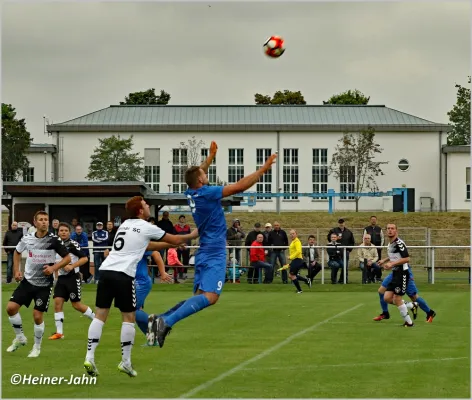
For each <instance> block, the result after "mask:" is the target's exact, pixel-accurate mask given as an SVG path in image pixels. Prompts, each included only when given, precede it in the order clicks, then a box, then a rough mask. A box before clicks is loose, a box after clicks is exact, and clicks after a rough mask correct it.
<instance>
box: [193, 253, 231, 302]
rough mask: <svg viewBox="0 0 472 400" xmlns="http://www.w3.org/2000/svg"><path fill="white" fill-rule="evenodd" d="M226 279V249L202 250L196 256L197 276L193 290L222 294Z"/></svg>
mask: <svg viewBox="0 0 472 400" xmlns="http://www.w3.org/2000/svg"><path fill="white" fill-rule="evenodd" d="M225 279H226V251H224V252H221V251H218V250H216V251H215V252H211V250H206V251H202V250H201V249H200V250H199V251H198V252H197V255H196V256H195V278H194V281H193V282H194V283H193V292H194V293H195V292H197V290H199V289H200V290H202V291H204V292H209V293H216V294H217V295H220V294H221V291H222V290H223V285H224V283H225Z"/></svg>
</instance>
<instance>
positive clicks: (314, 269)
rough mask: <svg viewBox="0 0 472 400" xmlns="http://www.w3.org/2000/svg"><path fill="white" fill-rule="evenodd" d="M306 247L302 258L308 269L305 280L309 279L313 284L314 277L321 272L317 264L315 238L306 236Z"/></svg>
mask: <svg viewBox="0 0 472 400" xmlns="http://www.w3.org/2000/svg"><path fill="white" fill-rule="evenodd" d="M308 246H309V248H305V249H303V258H304V259H305V264H306V265H307V268H308V276H307V278H310V281H311V282H312V283H313V282H314V279H315V276H316V275H318V272H320V271H321V265H320V264H319V263H318V258H319V256H318V249H316V248H315V246H316V238H315V237H314V236H313V235H310V236H308Z"/></svg>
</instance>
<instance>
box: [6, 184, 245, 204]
mask: <svg viewBox="0 0 472 400" xmlns="http://www.w3.org/2000/svg"><path fill="white" fill-rule="evenodd" d="M3 190H4V191H5V192H6V193H7V194H6V195H4V196H2V203H3V204H7V203H11V198H12V197H132V196H143V197H144V199H145V200H146V201H147V203H148V204H150V205H159V206H165V205H173V206H186V205H188V203H187V197H186V196H185V195H184V194H183V193H156V192H154V191H153V190H152V189H151V188H150V187H149V186H147V185H145V184H144V183H143V182H139V181H136V182H3ZM242 201H243V198H242V197H241V196H230V197H227V198H224V199H223V200H222V201H221V204H222V205H223V206H239V205H240V204H241V202H242Z"/></svg>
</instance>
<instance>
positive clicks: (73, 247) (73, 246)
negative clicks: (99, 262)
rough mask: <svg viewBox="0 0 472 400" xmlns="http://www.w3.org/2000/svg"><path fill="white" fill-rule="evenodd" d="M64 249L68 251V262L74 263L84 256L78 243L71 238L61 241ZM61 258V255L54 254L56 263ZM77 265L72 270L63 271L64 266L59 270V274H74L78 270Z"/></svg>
mask: <svg viewBox="0 0 472 400" xmlns="http://www.w3.org/2000/svg"><path fill="white" fill-rule="evenodd" d="M62 243H63V244H64V246H65V247H66V249H67V250H68V251H69V254H70V263H69V264H74V263H76V262H77V261H79V258H82V257H86V256H85V254H84V253H83V252H82V250H81V249H80V245H79V244H78V243H77V242H76V241H74V240H71V239H68V240H64V241H62ZM61 260H62V257H61V256H60V255H59V254H56V264H57V263H58V262H60V261H61ZM79 269H80V268H79V267H75V268H74V270H73V271H69V272H67V271H64V268H61V269H60V270H59V276H63V275H67V274H75V273H77V272H79Z"/></svg>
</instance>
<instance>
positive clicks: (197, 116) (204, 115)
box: [47, 105, 451, 133]
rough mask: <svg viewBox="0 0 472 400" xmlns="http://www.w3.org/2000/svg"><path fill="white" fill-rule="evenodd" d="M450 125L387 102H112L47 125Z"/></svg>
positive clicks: (165, 128) (53, 128)
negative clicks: (192, 103) (130, 103)
mask: <svg viewBox="0 0 472 400" xmlns="http://www.w3.org/2000/svg"><path fill="white" fill-rule="evenodd" d="M369 126H371V127H373V128H375V129H376V130H377V131H388V132H395V131H398V132H405V131H406V132H439V131H449V130H450V129H451V128H450V126H449V125H447V124H441V123H435V122H432V121H428V120H426V119H423V118H419V117H415V116H413V115H410V114H407V113H404V112H401V111H398V110H394V109H392V108H388V107H385V106H384V105H232V106H230V105H226V106H225V105H216V106H215V105H213V106H212V105H193V106H173V105H111V106H110V107H107V108H104V109H102V110H98V111H95V112H92V113H90V114H87V115H83V116H81V117H78V118H74V119H72V120H69V121H65V122H61V123H57V124H52V125H48V126H47V130H48V132H50V133H53V132H172V131H182V132H183V131H194V132H198V131H201V132H237V131H240V132H244V131H250V132H254V131H256V132H257V131H271V132H275V131H299V132H303V131H305V132H310V131H312V132H313V131H322V132H329V131H333V132H340V131H343V130H346V129H351V130H352V129H365V128H366V127H369Z"/></svg>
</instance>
